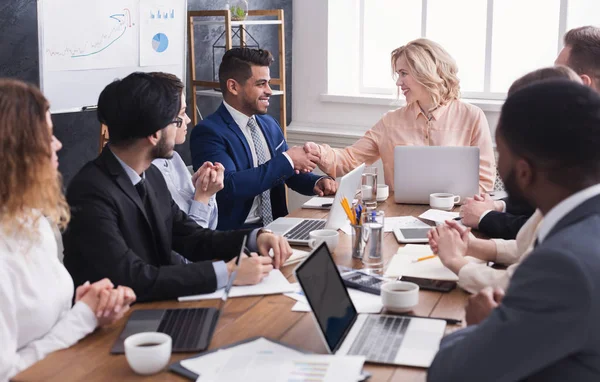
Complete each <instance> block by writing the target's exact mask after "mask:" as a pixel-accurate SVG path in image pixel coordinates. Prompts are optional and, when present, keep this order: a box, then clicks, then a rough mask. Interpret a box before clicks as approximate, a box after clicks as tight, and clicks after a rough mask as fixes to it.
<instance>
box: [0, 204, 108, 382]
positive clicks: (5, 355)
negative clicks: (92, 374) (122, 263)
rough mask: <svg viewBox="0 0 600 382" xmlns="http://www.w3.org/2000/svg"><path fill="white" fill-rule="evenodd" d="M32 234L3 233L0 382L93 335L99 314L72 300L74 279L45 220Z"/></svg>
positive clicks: (0, 248)
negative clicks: (65, 265)
mask: <svg viewBox="0 0 600 382" xmlns="http://www.w3.org/2000/svg"><path fill="white" fill-rule="evenodd" d="M31 228H32V230H33V234H32V235H30V236H27V235H26V234H24V233H20V234H11V235H10V236H9V234H8V233H7V232H5V231H4V230H3V229H2V228H0V381H7V380H8V379H9V378H11V377H13V376H14V375H15V374H17V373H19V372H20V371H22V370H24V369H26V368H28V367H29V366H31V365H33V364H34V363H35V362H37V361H39V360H41V359H43V358H44V357H46V356H47V355H48V354H49V353H52V352H54V351H56V350H60V349H65V348H68V347H69V346H72V345H73V344H75V343H76V342H77V341H79V340H80V339H82V338H83V337H85V336H86V335H88V334H89V333H91V332H93V331H94V329H95V328H96V326H97V325H98V321H97V320H96V316H95V315H94V312H93V311H92V310H91V309H90V307H89V306H87V305H86V304H85V303H83V302H81V301H79V302H77V303H75V305H73V306H72V305H71V301H72V299H73V292H74V287H73V279H72V278H71V275H69V273H68V272H67V270H66V269H65V267H64V266H63V265H62V264H61V262H60V261H59V260H58V257H57V256H56V241H55V239H54V233H53V232H52V228H51V227H50V224H49V223H48V221H47V220H46V219H45V218H44V217H43V216H41V214H40V216H39V218H38V219H37V220H36V221H35V223H31Z"/></svg>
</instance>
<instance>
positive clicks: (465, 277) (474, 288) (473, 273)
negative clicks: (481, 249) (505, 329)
mask: <svg viewBox="0 0 600 382" xmlns="http://www.w3.org/2000/svg"><path fill="white" fill-rule="evenodd" d="M542 219H543V215H542V213H541V212H540V210H535V212H534V213H533V215H531V217H530V218H529V219H528V220H527V222H526V223H525V225H523V227H521V229H520V230H519V232H518V233H517V238H516V240H502V239H492V241H493V242H494V243H495V244H496V263H499V264H504V265H509V267H508V268H507V269H505V270H504V269H494V268H491V267H488V266H487V265H486V264H478V263H469V264H467V265H465V266H464V267H462V268H461V270H460V271H459V272H458V285H459V286H460V287H461V288H463V289H464V290H466V291H467V292H470V293H477V292H479V291H480V290H481V289H483V288H485V287H487V286H491V287H499V288H502V289H504V290H506V288H508V284H509V282H510V278H511V277H512V275H513V273H515V271H516V270H517V267H518V266H519V264H520V263H521V262H523V260H525V258H526V257H527V256H528V255H529V254H530V253H531V251H532V250H533V244H534V243H535V238H536V237H537V232H538V229H539V227H540V224H541V223H542Z"/></svg>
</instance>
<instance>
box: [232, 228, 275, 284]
mask: <svg viewBox="0 0 600 382" xmlns="http://www.w3.org/2000/svg"><path fill="white" fill-rule="evenodd" d="M261 236H263V235H261ZM272 263H273V260H272V259H271V258H270V257H269V256H258V255H257V254H256V253H252V254H251V255H250V257H248V256H246V255H243V256H242V258H241V259H240V264H239V267H238V268H237V273H236V276H235V280H233V285H254V284H258V283H259V282H261V281H262V279H264V278H265V277H267V276H268V275H269V273H270V272H271V271H272V270H273V265H272ZM234 268H235V259H233V260H231V261H229V262H228V263H227V270H228V271H229V274H231V272H233V270H234Z"/></svg>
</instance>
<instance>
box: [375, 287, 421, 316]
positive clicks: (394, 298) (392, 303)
mask: <svg viewBox="0 0 600 382" xmlns="http://www.w3.org/2000/svg"><path fill="white" fill-rule="evenodd" d="M381 303H382V304H383V307H384V308H385V309H387V310H389V311H391V312H395V313H404V312H409V311H411V310H412V309H413V308H414V307H415V306H417V305H418V304H419V286H418V285H417V284H415V283H411V282H407V281H390V282H387V283H385V284H383V285H382V286H381Z"/></svg>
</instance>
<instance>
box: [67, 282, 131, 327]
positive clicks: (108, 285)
mask: <svg viewBox="0 0 600 382" xmlns="http://www.w3.org/2000/svg"><path fill="white" fill-rule="evenodd" d="M135 299H136V296H135V293H134V292H133V290H132V289H131V288H129V287H126V286H118V287H117V288H114V285H113V283H112V282H111V281H110V280H109V279H107V278H105V279H102V280H100V281H98V282H95V283H93V284H90V283H89V282H86V283H85V284H83V285H81V286H80V287H78V288H77V290H76V292H75V302H77V301H82V302H83V303H85V304H86V305H87V306H89V307H90V309H91V310H92V311H94V312H95V314H96V318H97V319H98V326H106V325H110V324H113V323H114V322H116V321H118V320H119V319H121V317H123V315H124V314H125V313H126V312H127V311H128V310H129V306H130V305H131V304H132V303H133V302H135Z"/></svg>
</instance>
